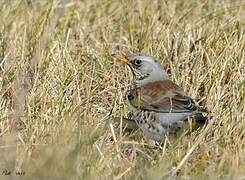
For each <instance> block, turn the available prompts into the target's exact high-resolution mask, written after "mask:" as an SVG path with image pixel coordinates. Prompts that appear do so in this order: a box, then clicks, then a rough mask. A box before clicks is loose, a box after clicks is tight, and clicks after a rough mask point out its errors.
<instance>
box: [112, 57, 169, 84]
mask: <svg viewBox="0 0 245 180" xmlns="http://www.w3.org/2000/svg"><path fill="white" fill-rule="evenodd" d="M113 56H114V57H115V58H116V59H118V60H120V61H122V62H123V63H125V64H127V65H128V66H129V67H130V69H131V71H132V73H133V78H134V79H133V80H134V81H135V83H136V85H138V86H142V85H144V84H147V83H149V82H154V81H159V80H166V79H168V78H169V77H168V74H167V73H166V71H165V70H164V69H163V67H162V66H161V64H160V63H159V62H158V61H157V60H156V59H155V58H154V57H153V56H150V55H147V54H143V53H137V54H129V55H124V54H121V53H116V54H113Z"/></svg>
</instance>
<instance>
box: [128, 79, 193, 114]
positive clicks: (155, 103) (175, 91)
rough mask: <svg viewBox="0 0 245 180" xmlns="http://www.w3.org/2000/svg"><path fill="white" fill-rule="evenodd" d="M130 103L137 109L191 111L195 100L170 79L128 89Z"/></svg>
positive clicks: (165, 111)
mask: <svg viewBox="0 0 245 180" xmlns="http://www.w3.org/2000/svg"><path fill="white" fill-rule="evenodd" d="M128 99H129V101H130V103H131V104H132V105H133V106H135V107H136V108H138V109H142V110H149V111H155V112H162V113H169V112H173V113H183V112H193V111H195V110H197V109H198V106H197V105H196V104H195V102H194V101H193V100H192V99H191V98H190V97H189V96H187V95H186V94H185V93H184V92H183V91H182V90H181V88H180V87H179V86H177V85H176V84H174V83H173V82H172V81H170V80H162V81H156V82H152V83H148V84H147V85H144V86H141V87H138V88H136V89H133V90H131V91H130V94H129V98H128Z"/></svg>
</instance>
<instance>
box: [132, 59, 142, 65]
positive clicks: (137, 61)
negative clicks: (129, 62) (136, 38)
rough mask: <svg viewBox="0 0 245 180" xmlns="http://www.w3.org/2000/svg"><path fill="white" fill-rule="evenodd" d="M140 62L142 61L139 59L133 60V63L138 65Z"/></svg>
mask: <svg viewBox="0 0 245 180" xmlns="http://www.w3.org/2000/svg"><path fill="white" fill-rule="evenodd" d="M141 62H142V61H141V60H140V59H136V60H135V61H134V64H135V65H140V64H141Z"/></svg>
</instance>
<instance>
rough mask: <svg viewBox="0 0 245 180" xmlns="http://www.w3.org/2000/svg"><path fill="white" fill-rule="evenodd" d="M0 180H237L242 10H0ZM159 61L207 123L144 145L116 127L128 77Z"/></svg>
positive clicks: (244, 95)
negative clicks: (132, 58) (138, 55)
mask: <svg viewBox="0 0 245 180" xmlns="http://www.w3.org/2000/svg"><path fill="white" fill-rule="evenodd" d="M0 6H1V7H2V8H1V9H0V24H1V26H0V88H1V90H0V156H1V157H0V173H1V175H0V179H1V177H12V176H13V177H15V176H24V177H26V178H27V177H35V178H36V179H38V178H45V179H48V178H50V179H52V178H57V179H59V178H60V179H66V178H67V179H68V178H69V179H70V178H71V177H73V178H80V179H166V178H168V177H169V178H170V179H171V178H180V179H196V178H199V179H245V171H244V169H245V130H244V127H245V118H244V115H245V107H244V106H245V90H244V87H245V79H244V77H245V60H244V59H245V51H244V48H245V2H244V1H242V0H240V1H239V0H217V1H212V0H206V1H197V0H189V1H186V0H171V1H170V0H156V1H150V0H135V1H133V0H121V1H113V0H84V1H75V0H74V1H65V0H61V1H60V2H59V1H57V0H53V1H40V0H39V1H38V0H33V1H31V0H13V1H7V0H3V1H1V2H0ZM115 51H123V52H144V53H147V54H151V55H153V56H155V57H156V58H158V59H159V60H160V62H161V64H162V65H163V66H164V67H165V69H166V70H167V72H168V73H169V75H170V77H171V79H172V80H173V81H174V82H175V83H177V84H178V85H180V86H181V87H182V88H183V89H184V90H185V91H186V92H187V93H188V94H189V95H190V96H191V97H193V98H194V99H195V100H196V101H198V102H199V103H200V104H201V105H202V106H204V107H206V108H207V109H208V110H209V111H210V112H211V113H212V116H213V117H214V122H213V123H210V124H209V125H208V126H207V127H205V128H203V129H198V130H196V131H194V132H192V133H188V134H183V135H181V136H180V137H179V138H176V139H175V140H173V141H165V142H164V144H163V148H152V147H149V146H148V144H147V139H146V137H145V136H144V135H143V133H142V131H141V130H139V129H137V128H134V130H130V131H128V130H125V129H124V127H123V117H125V116H127V113H128V108H127V104H126V102H125V92H126V90H127V88H128V86H129V85H130V80H131V74H130V71H129V70H128V69H127V68H126V67H124V66H121V64H120V63H118V62H115V61H114V59H113V58H112V57H111V53H113V52H115Z"/></svg>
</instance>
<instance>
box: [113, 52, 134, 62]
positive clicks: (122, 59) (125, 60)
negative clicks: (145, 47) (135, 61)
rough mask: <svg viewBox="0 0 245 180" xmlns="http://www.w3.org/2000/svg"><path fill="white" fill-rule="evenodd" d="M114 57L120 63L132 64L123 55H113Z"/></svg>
mask: <svg viewBox="0 0 245 180" xmlns="http://www.w3.org/2000/svg"><path fill="white" fill-rule="evenodd" d="M112 57H114V58H116V59H117V60H118V61H121V62H123V63H124V64H130V62H129V60H128V58H127V56H126V55H124V54H123V53H113V54H112Z"/></svg>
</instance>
